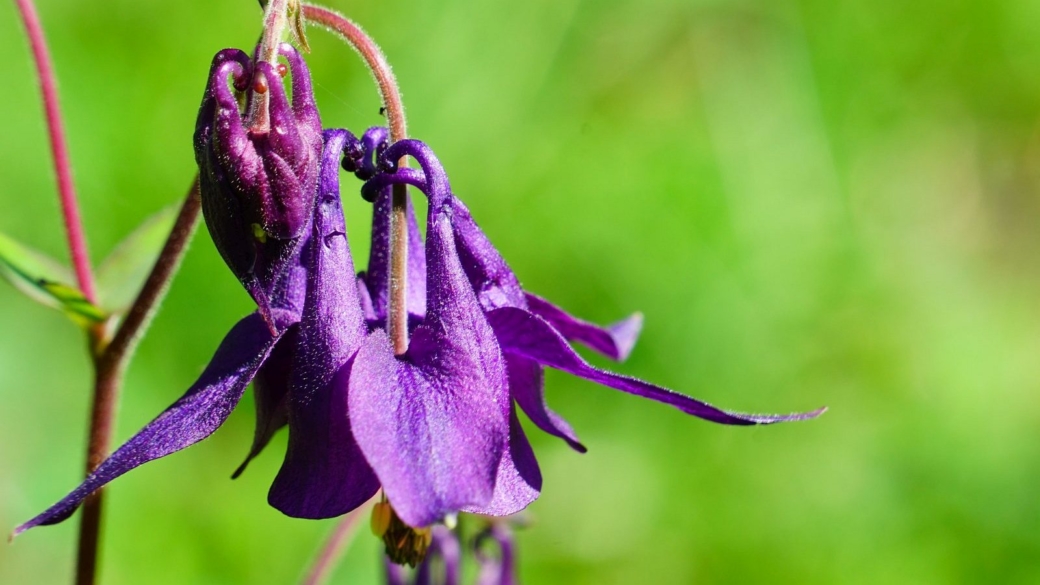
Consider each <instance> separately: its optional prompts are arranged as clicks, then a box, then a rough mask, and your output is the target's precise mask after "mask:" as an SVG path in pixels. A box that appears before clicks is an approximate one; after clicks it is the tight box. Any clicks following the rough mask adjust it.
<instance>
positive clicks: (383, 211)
mask: <svg viewBox="0 0 1040 585" xmlns="http://www.w3.org/2000/svg"><path fill="white" fill-rule="evenodd" d="M391 191H392V189H389V188H387V189H383V190H382V191H381V192H380V193H379V197H378V198H376V202H375V206H374V207H373V209H372V247H371V248H370V249H369V253H368V272H367V273H366V274H365V282H366V283H367V284H368V291H369V293H370V295H371V297H372V307H373V308H374V309H375V312H376V317H377V318H378V319H386V310H387V303H388V302H389V300H388V299H389V294H390V293H389V288H388V287H389V286H390V271H389V266H390V207H391V199H392V196H391ZM407 291H408V293H407V294H408V297H407V300H406V304H407V305H408V313H409V314H411V315H416V316H418V317H422V316H424V315H425V314H426V251H425V250H424V249H423V241H422V234H420V233H419V224H418V223H417V222H416V219H415V209H414V207H412V201H411V198H410V197H409V199H408V289H407Z"/></svg>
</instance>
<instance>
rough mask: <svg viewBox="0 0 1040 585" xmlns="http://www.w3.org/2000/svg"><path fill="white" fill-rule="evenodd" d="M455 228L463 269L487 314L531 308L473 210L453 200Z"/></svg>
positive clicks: (453, 223)
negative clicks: (473, 214) (475, 219)
mask: <svg viewBox="0 0 1040 585" xmlns="http://www.w3.org/2000/svg"><path fill="white" fill-rule="evenodd" d="M451 203H452V211H453V212H454V217H453V218H452V226H453V227H454V228H455V243H456V246H458V249H459V257H460V258H461V259H462V266H463V268H464V269H465V270H466V275H467V276H468V277H469V280H470V284H471V285H472V287H473V290H474V291H476V293H477V298H479V299H480V304H481V305H482V306H483V307H484V310H486V311H490V310H492V309H497V308H500V307H519V308H521V309H526V308H527V300H526V299H525V298H524V290H523V288H522V287H521V286H520V281H519V280H517V278H516V274H515V273H513V269H512V268H510V267H509V264H507V263H506V261H505V259H504V258H502V255H501V254H499V253H498V250H496V249H495V247H494V246H493V245H492V244H491V241H490V240H488V238H487V236H486V235H484V232H483V230H481V229H480V227H479V226H478V225H477V223H476V222H475V221H473V216H472V215H470V213H469V209H467V208H466V206H465V205H464V204H463V203H462V201H459V199H458V198H457V197H452V202H451Z"/></svg>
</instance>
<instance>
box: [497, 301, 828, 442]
mask: <svg viewBox="0 0 1040 585" xmlns="http://www.w3.org/2000/svg"><path fill="white" fill-rule="evenodd" d="M488 322H489V323H491V326H492V327H493V328H494V330H495V334H496V335H497V336H498V341H499V343H500V344H501V346H502V349H503V351H505V352H506V353H514V354H519V355H522V356H525V357H527V358H530V359H533V360H535V361H537V362H538V363H540V364H542V365H545V366H550V367H553V368H557V369H560V370H563V371H565V372H569V373H571V374H574V375H576V376H580V377H582V378H585V379H586V380H590V381H592V382H596V383H597V384H603V385H604V386H609V387H611V388H614V389H617V390H621V391H622V392H628V393H629V394H635V395H636V396H642V397H643V398H649V399H651V400H656V401H658V402H663V403H665V404H670V405H672V406H674V407H676V408H678V409H679V410H681V411H683V412H685V413H687V414H692V415H694V416H696V417H699V418H703V419H704V420H709V421H712V422H716V423H721V424H729V425H757V424H771V423H777V422H786V421H796V420H806V419H811V418H816V417H817V416H819V415H820V414H822V413H823V412H824V411H825V410H826V408H820V409H818V410H814V411H812V412H807V413H798V414H787V415H782V414H742V413H737V412H729V411H725V410H721V409H718V408H715V407H714V406H711V405H710V404H707V403H705V402H701V401H699V400H696V399H693V398H690V397H689V396H686V395H683V394H679V393H678V392H673V391H672V390H668V389H667V388H662V387H660V386H655V385H653V384H650V383H648V382H644V381H642V380H637V379H635V378H629V377H627V376H622V375H619V374H615V373H613V372H608V371H605V370H601V369H599V368H595V367H593V366H591V365H589V363H588V362H586V361H585V360H584V359H582V358H581V356H579V355H578V354H577V353H575V351H574V350H573V349H571V347H570V346H569V345H568V344H567V340H565V339H564V338H563V336H561V335H560V334H559V333H558V332H557V331H556V330H555V329H553V327H552V326H551V325H549V323H548V322H546V321H545V320H544V319H542V318H541V317H538V316H536V315H533V314H531V313H528V312H527V311H523V310H520V309H514V308H508V307H507V308H503V309H497V310H495V311H492V312H491V313H489V314H488Z"/></svg>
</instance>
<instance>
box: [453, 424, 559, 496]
mask: <svg viewBox="0 0 1040 585" xmlns="http://www.w3.org/2000/svg"><path fill="white" fill-rule="evenodd" d="M510 411H511V412H510V416H509V448H508V449H506V450H505V451H503V452H502V461H501V462H500V463H499V464H498V475H497V476H496V477H495V493H494V495H493V496H492V497H491V501H490V502H488V503H487V504H486V505H484V506H469V507H467V508H464V511H465V512H470V513H473V514H484V515H487V516H508V515H510V514H516V513H517V512H519V511H520V510H523V509H524V508H526V507H527V506H528V505H530V504H531V502H533V501H535V500H537V499H538V495H539V494H540V493H541V490H542V472H541V470H539V469H538V460H537V459H535V456H534V450H533V449H531V443H530V442H528V440H527V436H526V435H524V429H523V427H521V426H520V419H519V418H517V416H516V409H515V408H512V407H510ZM565 424H566V423H565Z"/></svg>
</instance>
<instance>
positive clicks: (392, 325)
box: [303, 4, 408, 355]
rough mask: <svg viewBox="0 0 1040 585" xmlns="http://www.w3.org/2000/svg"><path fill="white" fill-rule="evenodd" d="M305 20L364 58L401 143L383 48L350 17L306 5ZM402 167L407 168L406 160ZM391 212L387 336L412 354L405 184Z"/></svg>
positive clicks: (400, 118)
mask: <svg viewBox="0 0 1040 585" xmlns="http://www.w3.org/2000/svg"><path fill="white" fill-rule="evenodd" d="M303 15H304V17H305V18H306V19H307V20H308V21H310V22H312V23H314V24H318V25H321V26H323V27H325V28H326V29H328V30H329V31H331V32H332V33H334V34H336V35H338V36H339V37H340V38H342V39H343V40H344V41H346V42H347V44H349V45H350V46H351V47H353V48H354V50H356V51H357V52H358V54H359V55H361V58H362V59H363V60H364V61H365V64H366V65H367V66H368V70H369V71H371V72H372V75H373V76H374V77H375V80H376V85H378V86H379V94H380V96H381V97H382V99H383V107H384V108H386V119H387V124H388V125H389V126H390V141H391V142H397V141H398V140H404V139H405V138H407V137H408V125H407V123H406V121H405V117H404V103H403V102H402V101H401V91H400V89H398V87H397V79H396V78H395V77H394V72H393V70H392V69H391V68H390V64H389V63H388V62H387V60H386V55H384V54H383V51H382V50H381V49H380V48H379V45H377V44H376V43H375V41H373V40H372V38H371V37H369V36H368V34H366V33H365V31H364V30H362V29H361V27H360V26H358V25H357V24H355V23H354V22H353V21H351V20H350V19H349V18H347V17H345V16H343V15H342V14H339V13H338V12H335V11H333V10H329V9H328V8H324V7H322V6H315V5H313V4H304V5H303ZM398 164H399V165H400V166H407V164H408V161H407V159H405V158H402V159H401V160H400V161H398ZM392 202H393V203H392V207H391V210H390V299H389V301H390V302H389V308H388V310H387V333H388V334H389V335H390V340H391V341H392V342H393V344H394V353H396V354H397V355H401V354H403V353H404V352H406V351H408V304H407V302H406V299H407V297H408V288H407V287H408V190H407V187H406V186H405V185H403V184H397V185H394V186H393V199H392Z"/></svg>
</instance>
